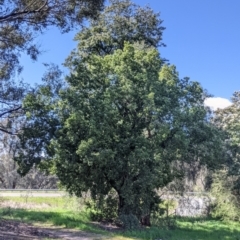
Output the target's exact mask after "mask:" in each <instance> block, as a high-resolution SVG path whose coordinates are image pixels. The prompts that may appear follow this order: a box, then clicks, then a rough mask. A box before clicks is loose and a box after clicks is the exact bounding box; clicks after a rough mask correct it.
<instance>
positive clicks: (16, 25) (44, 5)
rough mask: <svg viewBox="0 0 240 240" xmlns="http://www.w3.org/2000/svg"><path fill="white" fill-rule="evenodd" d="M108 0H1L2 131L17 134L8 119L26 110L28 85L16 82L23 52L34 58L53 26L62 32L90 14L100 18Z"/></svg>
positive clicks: (0, 88)
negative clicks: (40, 38)
mask: <svg viewBox="0 0 240 240" xmlns="http://www.w3.org/2000/svg"><path fill="white" fill-rule="evenodd" d="M103 2H104V0H60V1H59V0H46V1H45V0H17V1H12V0H1V1H0V120H1V123H0V131H3V132H7V133H12V134H14V133H16V130H15V129H12V128H11V126H10V125H4V124H3V123H4V122H6V121H5V120H6V119H8V122H9V120H10V119H14V118H15V117H16V116H19V114H21V113H22V109H21V100H22V98H23V97H24V95H25V94H26V91H27V86H26V85H24V84H22V83H16V81H15V80H14V77H15V74H16V73H19V72H20V71H21V70H22V65H21V63H20V62H19V57H20V56H21V54H23V53H24V54H27V55H29V56H30V57H31V58H32V59H33V60H36V59H37V56H38V55H39V53H40V52H41V49H40V48H39V46H38V45H36V43H35V41H34V40H35V39H36V37H37V35H38V34H41V33H42V32H43V31H44V30H45V29H47V28H48V27H49V26H56V27H58V28H59V29H61V31H62V32H66V31H69V30H70V29H71V28H72V27H73V26H80V25H81V24H82V22H83V20H84V19H85V18H86V17H92V18H96V16H97V15H98V12H99V10H101V9H102V7H103Z"/></svg>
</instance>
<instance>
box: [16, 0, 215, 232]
mask: <svg viewBox="0 0 240 240" xmlns="http://www.w3.org/2000/svg"><path fill="white" fill-rule="evenodd" d="M111 3H112V5H110V6H109V7H108V8H107V9H106V10H105V12H103V13H102V14H101V15H99V19H98V21H92V22H91V24H90V26H89V28H86V29H84V30H83V31H82V32H81V33H79V34H78V36H77V38H76V39H78V40H80V42H79V45H78V49H77V50H76V51H75V52H74V53H73V54H72V55H71V56H70V57H69V59H68V60H67V62H66V65H67V66H69V68H70V69H71V74H70V75H69V76H68V77H67V78H66V82H67V83H66V85H64V86H62V85H61V84H62V82H61V80H59V76H58V74H53V75H51V76H53V78H50V79H51V81H49V82H46V84H45V85H42V86H40V87H39V88H38V89H37V90H36V92H34V93H33V94H31V95H28V97H27V98H26V100H25V103H24V106H25V108H26V109H27V110H28V119H29V125H27V127H28V128H25V129H24V131H23V134H22V135H21V136H20V137H21V140H22V146H23V150H22V152H21V154H19V157H18V159H17V160H18V162H19V163H20V166H21V169H22V170H23V171H22V172H23V173H25V172H26V171H27V170H28V169H29V167H31V165H32V164H33V163H36V162H39V161H41V160H42V159H43V157H42V155H41V153H42V152H43V151H44V153H45V154H46V158H48V157H49V158H51V159H53V162H54V167H55V172H56V174H57V176H58V177H59V179H60V181H61V184H62V185H63V186H64V187H65V188H66V189H67V190H68V191H69V192H70V193H74V194H76V195H77V196H81V193H82V192H87V191H88V190H90V192H91V195H92V197H93V199H94V200H96V199H98V197H99V196H105V195H107V194H108V193H109V191H111V189H114V190H115V191H116V193H117V196H118V216H119V217H120V216H122V217H123V219H125V220H126V219H127V220H126V222H131V221H132V220H133V222H135V220H134V219H137V220H138V222H141V223H142V224H143V225H150V215H151V212H152V211H153V210H155V209H156V206H158V204H159V202H160V199H159V197H158V196H157V193H156V189H158V188H161V187H164V186H166V185H167V184H168V183H169V182H171V181H172V179H174V177H176V176H178V174H177V173H178V172H179V169H178V168H177V167H174V165H175V163H178V164H181V163H182V162H191V161H198V162H200V163H201V164H208V165H209V166H213V165H214V163H215V162H214V159H216V156H217V154H219V153H220V151H218V146H219V143H220V141H218V137H217V136H216V135H215V133H216V131H215V128H214V127H213V126H212V125H211V123H210V122H209V116H208V111H207V109H206V108H205V107H204V104H203V103H204V99H205V97H206V96H207V94H206V93H205V91H204V90H203V89H202V87H201V86H200V84H199V83H197V82H191V81H190V80H189V79H188V78H184V79H179V76H178V73H177V71H176V67H175V66H169V65H164V64H163V63H164V61H163V60H162V59H161V58H160V56H159V52H158V50H157V48H156V47H157V46H159V45H160V40H161V36H162V30H163V28H162V27H161V20H159V19H158V15H157V14H154V13H153V12H152V11H151V10H150V9H148V8H147V9H142V8H139V7H137V6H135V5H133V4H132V3H131V2H130V1H128V0H126V1H118V0H112V1H111ZM140 23H141V24H140ZM105 24H108V25H106V26H107V27H106V26H105ZM58 83H60V85H58ZM58 86H60V87H58ZM27 149H30V151H32V154H31V155H29V154H26V153H27ZM216 150H217V151H216ZM125 220H124V221H125ZM128 220H129V221H128ZM125 225H127V223H126V224H125ZM130 225H131V226H132V223H131V224H130ZM130 228H131V227H130Z"/></svg>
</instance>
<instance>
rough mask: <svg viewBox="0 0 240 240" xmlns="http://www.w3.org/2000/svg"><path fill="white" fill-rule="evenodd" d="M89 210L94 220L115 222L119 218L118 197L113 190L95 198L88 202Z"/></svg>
mask: <svg viewBox="0 0 240 240" xmlns="http://www.w3.org/2000/svg"><path fill="white" fill-rule="evenodd" d="M86 206H87V210H88V212H89V216H90V219H91V220H92V221H98V222H100V221H107V222H113V221H115V220H116V219H117V216H118V213H117V209H118V199H117V195H116V194H115V192H114V191H113V190H111V191H110V192H109V194H108V195H107V196H106V197H104V196H98V197H97V198H96V199H95V200H89V201H87V202H86Z"/></svg>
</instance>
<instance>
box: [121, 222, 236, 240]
mask: <svg viewBox="0 0 240 240" xmlns="http://www.w3.org/2000/svg"><path fill="white" fill-rule="evenodd" d="M123 235H124V236H127V237H135V238H138V239H146V240H155V239H162V240H240V224H239V223H235V222H228V223H224V222H221V221H216V220H210V219H209V220H204V221H193V219H187V218H183V219H181V220H177V228H176V229H174V230H167V229H159V228H157V227H151V228H149V229H146V230H144V231H131V232H126V233H124V234H123Z"/></svg>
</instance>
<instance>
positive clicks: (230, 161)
mask: <svg viewBox="0 0 240 240" xmlns="http://www.w3.org/2000/svg"><path fill="white" fill-rule="evenodd" d="M231 100H232V105H231V106H229V107H227V108H224V109H218V110H217V111H216V113H215V116H214V123H215V124H216V126H218V127H219V128H221V129H222V130H223V131H224V132H225V143H224V147H225V153H226V154H225V159H224V162H223V166H224V168H225V169H226V168H227V169H228V175H229V176H231V179H232V182H233V185H232V188H233V189H232V190H234V191H235V193H237V194H238V195H239V196H240V120H239V119H240V92H239V91H238V92H235V93H234V94H233V96H232V99H231Z"/></svg>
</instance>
